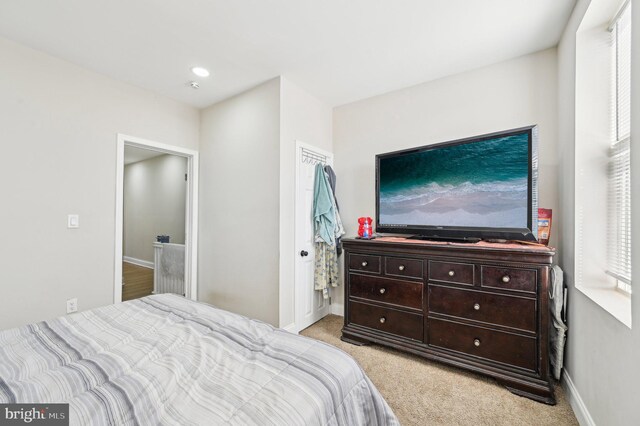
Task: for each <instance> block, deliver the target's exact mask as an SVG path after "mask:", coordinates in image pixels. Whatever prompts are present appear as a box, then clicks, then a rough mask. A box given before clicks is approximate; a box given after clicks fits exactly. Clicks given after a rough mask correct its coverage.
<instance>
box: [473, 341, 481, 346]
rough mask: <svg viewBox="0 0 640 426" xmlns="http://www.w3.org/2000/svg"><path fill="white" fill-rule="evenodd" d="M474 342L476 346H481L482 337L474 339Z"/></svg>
mask: <svg viewBox="0 0 640 426" xmlns="http://www.w3.org/2000/svg"><path fill="white" fill-rule="evenodd" d="M473 344H474V345H475V347H478V346H480V339H473Z"/></svg>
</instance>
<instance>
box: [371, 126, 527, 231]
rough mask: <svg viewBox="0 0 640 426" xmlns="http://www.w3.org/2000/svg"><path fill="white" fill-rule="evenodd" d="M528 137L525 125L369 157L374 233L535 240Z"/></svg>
mask: <svg viewBox="0 0 640 426" xmlns="http://www.w3.org/2000/svg"><path fill="white" fill-rule="evenodd" d="M536 134H537V132H536V127H535V126H531V127H526V128H522V129H514V130H509V131H505V132H500V133H493V134H490V135H482V136H476V137H473V138H466V139H462V140H457V141H452V142H446V143H442V144H435V145H427V146H424V147H420V148H415V149H411V150H406V151H400V152H395V153H389V154H382V155H378V156H376V163H377V167H376V169H377V189H378V191H377V210H376V213H377V218H376V219H377V220H376V223H377V230H378V232H410V233H416V234H421V235H426V236H429V235H431V236H439V237H447V236H450V237H463V238H464V237H468V238H505V239H519V240H532V239H535V237H534V235H535V233H534V232H533V231H534V228H535V221H534V219H535V216H536V215H535V212H537V205H536V199H537V194H536V193H535V192H536V191H535V189H536V188H535V181H536V179H535V178H536V177H537V176H536V174H537V161H536V152H535V151H536ZM534 209H535V212H534Z"/></svg>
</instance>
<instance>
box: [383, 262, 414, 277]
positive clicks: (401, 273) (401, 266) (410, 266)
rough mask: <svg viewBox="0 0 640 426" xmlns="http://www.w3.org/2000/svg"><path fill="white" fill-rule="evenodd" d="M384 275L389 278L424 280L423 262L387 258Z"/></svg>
mask: <svg viewBox="0 0 640 426" xmlns="http://www.w3.org/2000/svg"><path fill="white" fill-rule="evenodd" d="M384 273H385V275H389V276H397V277H407V278H419V279H422V276H423V272H422V260H420V259H407V258H403V257H385V258H384Z"/></svg>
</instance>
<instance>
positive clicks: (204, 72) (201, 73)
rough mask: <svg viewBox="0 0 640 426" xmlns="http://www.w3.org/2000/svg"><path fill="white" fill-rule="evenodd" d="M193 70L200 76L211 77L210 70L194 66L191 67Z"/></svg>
mask: <svg viewBox="0 0 640 426" xmlns="http://www.w3.org/2000/svg"><path fill="white" fill-rule="evenodd" d="M191 72H192V73H194V74H195V75H197V76H198V77H209V70H208V69H206V68H202V67H193V68H191Z"/></svg>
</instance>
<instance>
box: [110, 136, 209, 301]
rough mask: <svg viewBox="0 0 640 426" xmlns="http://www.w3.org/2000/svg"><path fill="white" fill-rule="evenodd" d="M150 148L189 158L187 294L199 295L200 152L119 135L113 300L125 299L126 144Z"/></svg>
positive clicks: (186, 231)
mask: <svg viewBox="0 0 640 426" xmlns="http://www.w3.org/2000/svg"><path fill="white" fill-rule="evenodd" d="M125 145H126V146H132V147H136V148H144V149H151V150H154V151H159V152H162V153H165V154H172V155H178V156H181V157H185V158H186V159H187V175H188V179H187V184H188V187H187V207H186V216H185V224H186V225H185V265H187V267H185V280H184V282H185V295H186V297H187V298H189V299H192V300H197V298H198V282H197V281H198V179H199V173H198V163H199V157H198V151H194V150H192V149H187V148H182V147H178V146H173V145H167V144H163V143H159V142H154V141H150V140H147V139H142V138H137V137H135V136H128V135H124V134H121V133H118V135H117V148H116V149H117V152H116V211H115V225H116V226H115V231H116V232H115V257H114V264H115V266H114V286H113V302H114V303H118V302H121V301H122V259H123V256H122V255H123V253H122V228H123V205H124V147H125Z"/></svg>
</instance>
